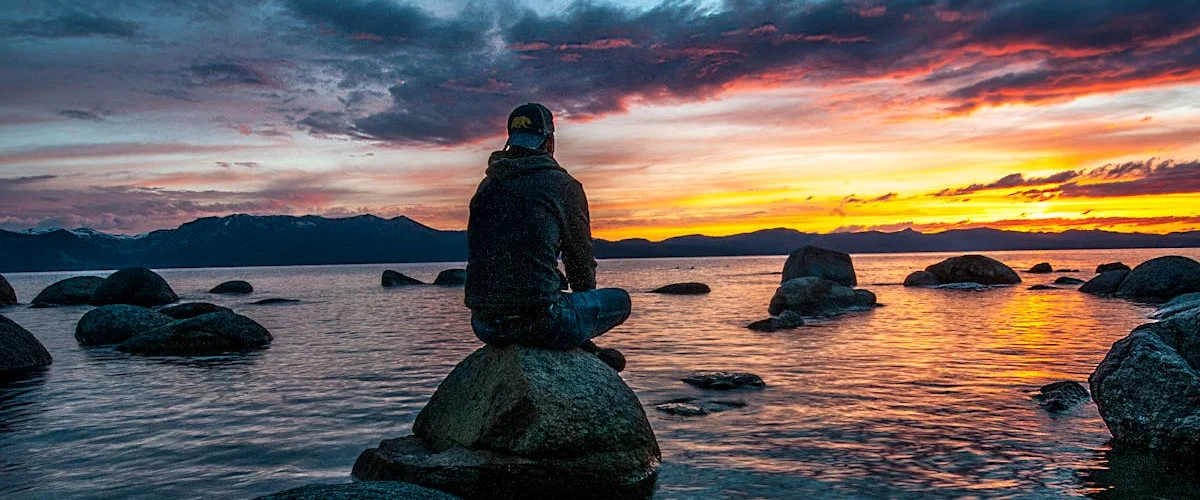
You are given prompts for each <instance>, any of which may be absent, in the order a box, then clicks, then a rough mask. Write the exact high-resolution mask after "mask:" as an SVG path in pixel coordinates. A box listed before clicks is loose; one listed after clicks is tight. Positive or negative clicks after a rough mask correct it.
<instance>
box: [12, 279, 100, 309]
mask: <svg viewBox="0 0 1200 500" xmlns="http://www.w3.org/2000/svg"><path fill="white" fill-rule="evenodd" d="M101 283H104V278H101V277H99V276H75V277H73V278H67V279H65V280H60V281H56V282H55V283H54V284H53V285H50V286H48V287H46V288H45V289H44V290H42V292H41V293H39V294H37V297H34V298H33V302H30V303H29V305H31V306H33V307H53V306H74V305H81V304H87V303H88V302H90V301H91V300H92V294H93V293H95V292H96V288H97V287H99V286H100V284H101Z"/></svg>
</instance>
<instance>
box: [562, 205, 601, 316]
mask: <svg viewBox="0 0 1200 500" xmlns="http://www.w3.org/2000/svg"><path fill="white" fill-rule="evenodd" d="M567 191H568V193H567V196H565V197H564V199H563V212H564V214H563V215H564V217H563V218H564V223H565V227H563V230H562V232H561V233H560V234H561V238H562V240H561V245H562V260H563V267H565V268H566V270H567V280H568V281H570V282H571V291H574V292H584V291H588V290H592V289H595V288H596V254H595V252H594V251H593V250H592V222H591V215H590V214H589V213H588V202H587V195H585V194H584V193H583V186H582V185H580V184H579V183H578V182H573V183H571V185H570V187H569V188H568V189H567Z"/></svg>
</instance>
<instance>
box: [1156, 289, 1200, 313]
mask: <svg viewBox="0 0 1200 500" xmlns="http://www.w3.org/2000/svg"><path fill="white" fill-rule="evenodd" d="M1197 308H1200V293H1185V294H1183V295H1180V296H1177V297H1175V298H1173V299H1171V300H1168V301H1167V303H1166V304H1163V305H1162V307H1159V308H1158V310H1157V311H1154V314H1151V315H1150V317H1151V318H1154V319H1167V318H1170V317H1171V316H1174V315H1176V314H1179V313H1181V312H1185V311H1189V310H1192V309H1197Z"/></svg>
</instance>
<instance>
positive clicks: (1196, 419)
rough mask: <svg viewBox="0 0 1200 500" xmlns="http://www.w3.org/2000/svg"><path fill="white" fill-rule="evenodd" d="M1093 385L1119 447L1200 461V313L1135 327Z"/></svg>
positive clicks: (1107, 359)
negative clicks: (1140, 449)
mask: <svg viewBox="0 0 1200 500" xmlns="http://www.w3.org/2000/svg"><path fill="white" fill-rule="evenodd" d="M1088 382H1089V384H1090V385H1091V389H1092V398H1093V399H1094V400H1095V401H1096V406H1097V407H1098V408H1099V410H1100V416H1101V417H1103V418H1104V423H1105V424H1106V425H1107V426H1108V429H1109V431H1110V432H1112V435H1113V440H1114V444H1119V445H1124V446H1130V447H1134V448H1143V449H1149V450H1153V451H1155V452H1159V453H1163V454H1166V455H1173V456H1178V457H1186V458H1189V459H1196V458H1200V309H1192V310H1190V311H1187V312H1183V313H1179V314H1177V315H1175V316H1173V317H1171V318H1169V319H1166V320H1163V321H1160V322H1158V323H1149V324H1145V325H1142V326H1139V327H1137V328H1135V329H1134V330H1133V332H1131V333H1130V334H1129V336H1127V337H1125V338H1123V339H1121V340H1118V341H1117V342H1115V343H1113V346H1112V349H1111V350H1109V351H1108V354H1107V355H1106V356H1105V357H1104V360H1103V361H1101V362H1100V365H1099V366H1097V367H1096V371H1095V372H1093V373H1092V375H1091V377H1089V378H1088Z"/></svg>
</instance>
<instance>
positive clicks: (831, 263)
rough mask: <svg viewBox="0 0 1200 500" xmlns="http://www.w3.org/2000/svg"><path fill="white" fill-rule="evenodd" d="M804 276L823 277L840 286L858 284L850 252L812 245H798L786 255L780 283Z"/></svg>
mask: <svg viewBox="0 0 1200 500" xmlns="http://www.w3.org/2000/svg"><path fill="white" fill-rule="evenodd" d="M805 276H816V277H818V278H824V279H827V280H829V281H833V282H835V283H837V284H839V285H842V286H849V287H853V286H856V285H858V277H857V276H856V275H855V274H854V262H853V261H852V260H850V254H847V253H842V252H838V251H835V250H826V249H824V248H821V247H815V246H812V245H805V246H803V247H800V248H798V249H796V250H793V251H792V253H791V254H790V255H788V258H787V262H784V264H783V279H781V280H780V283H783V282H785V281H789V280H793V279H796V278H802V277H805Z"/></svg>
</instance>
